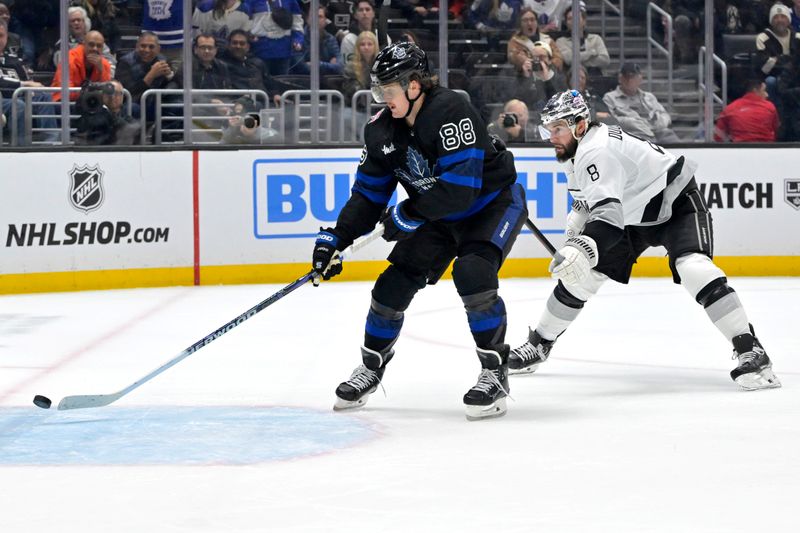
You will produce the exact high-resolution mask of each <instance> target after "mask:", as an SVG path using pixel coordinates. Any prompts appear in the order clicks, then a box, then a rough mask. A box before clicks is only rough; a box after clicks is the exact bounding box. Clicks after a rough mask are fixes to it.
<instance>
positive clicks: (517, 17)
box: [0, 0, 800, 145]
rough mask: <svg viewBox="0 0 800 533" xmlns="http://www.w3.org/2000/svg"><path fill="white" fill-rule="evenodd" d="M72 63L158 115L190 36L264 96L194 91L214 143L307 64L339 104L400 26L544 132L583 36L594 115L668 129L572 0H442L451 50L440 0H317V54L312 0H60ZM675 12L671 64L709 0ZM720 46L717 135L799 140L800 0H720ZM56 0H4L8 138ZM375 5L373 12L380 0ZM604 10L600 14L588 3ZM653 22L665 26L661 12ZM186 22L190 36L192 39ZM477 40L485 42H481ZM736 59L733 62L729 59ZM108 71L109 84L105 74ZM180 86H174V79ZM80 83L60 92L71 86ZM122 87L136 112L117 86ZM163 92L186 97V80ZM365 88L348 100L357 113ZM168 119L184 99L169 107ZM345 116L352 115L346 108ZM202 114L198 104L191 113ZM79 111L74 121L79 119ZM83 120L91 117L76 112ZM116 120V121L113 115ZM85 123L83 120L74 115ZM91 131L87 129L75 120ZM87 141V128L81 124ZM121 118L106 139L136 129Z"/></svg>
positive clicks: (46, 52) (49, 41)
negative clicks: (157, 93) (186, 11)
mask: <svg viewBox="0 0 800 533" xmlns="http://www.w3.org/2000/svg"><path fill="white" fill-rule="evenodd" d="M69 2H70V7H69V9H68V28H69V36H68V49H69V57H68V61H67V64H68V70H69V84H70V86H71V87H84V89H85V88H86V84H87V83H91V84H92V85H91V87H93V88H94V89H95V90H98V91H100V94H102V95H103V96H102V99H103V102H105V104H106V107H107V108H108V110H109V112H110V115H109V116H110V117H112V118H110V119H109V120H110V121H111V123H113V124H115V125H116V126H119V128H120V129H121V130H125V131H126V132H129V131H130V130H131V128H130V127H129V126H130V123H131V120H132V119H136V120H137V121H138V119H139V118H140V117H141V116H142V115H144V116H145V117H148V118H149V117H153V116H155V108H154V106H155V105H156V102H155V99H146V100H145V101H142V95H143V94H144V93H145V92H146V91H147V90H149V89H180V88H182V87H183V81H184V79H185V76H186V73H185V72H184V68H183V65H182V62H183V61H182V60H183V48H184V46H191V47H192V53H193V55H194V59H193V62H192V69H191V70H192V72H191V75H192V87H193V88H194V89H204V90H239V91H261V92H263V93H265V94H267V95H268V98H267V101H266V102H262V101H257V99H253V98H250V97H244V98H242V96H241V95H237V96H231V97H229V98H226V97H208V98H203V97H199V99H198V98H195V100H194V101H195V102H198V101H199V102H204V103H205V104H207V105H206V106H205V107H202V109H200V110H199V111H197V112H193V114H194V115H195V116H197V117H199V119H203V117H206V118H209V117H213V118H214V120H209V121H208V122H207V123H208V129H209V131H210V134H209V135H210V136H209V137H208V138H209V139H210V140H212V141H214V140H216V141H220V142H224V143H233V144H239V143H262V142H275V141H279V140H280V137H279V135H278V134H277V132H276V131H275V130H274V129H272V128H271V126H270V125H269V124H260V123H257V124H253V123H252V122H253V121H252V120H247V119H248V117H250V118H254V117H256V116H258V112H259V111H261V110H262V109H264V108H265V107H267V108H274V107H276V106H281V105H283V102H282V101H281V94H283V92H284V91H285V90H287V89H303V88H307V84H308V81H307V80H308V77H309V74H310V73H311V70H312V69H314V68H317V69H318V70H319V74H320V78H321V86H322V88H323V89H334V90H337V91H340V92H341V93H342V95H343V99H344V102H345V105H346V106H348V107H349V106H350V105H351V99H352V97H353V95H354V94H356V92H357V91H361V90H365V89H368V88H369V86H370V78H369V68H370V66H371V64H372V61H373V60H374V58H375V55H376V54H377V52H378V51H379V50H380V49H381V48H382V47H384V46H385V45H387V44H388V43H390V42H392V41H393V40H398V39H400V40H409V41H413V42H415V43H417V44H418V45H419V46H420V47H422V48H423V49H425V50H426V51H427V52H428V53H429V57H430V62H431V64H432V65H433V67H434V69H436V68H442V67H447V68H448V69H449V70H448V77H449V80H450V83H449V85H450V86H451V87H453V88H457V89H462V90H464V91H466V92H467V93H468V94H469V97H470V98H471V100H472V102H473V103H474V104H475V105H476V107H478V108H479V110H480V111H481V113H482V114H483V115H484V118H485V119H486V122H487V124H489V128H490V129H491V130H492V131H493V132H495V133H497V134H498V135H499V136H501V137H502V138H503V139H505V140H506V141H509V142H538V141H539V140H540V139H539V137H538V130H537V128H536V127H535V125H536V122H537V119H538V112H539V111H540V110H541V109H542V107H543V105H544V103H545V102H547V100H548V99H549V98H550V96H552V95H553V94H554V93H556V92H559V91H563V90H565V89H567V88H568V87H569V86H570V85H571V81H572V73H571V67H572V60H573V48H574V47H576V46H577V47H578V52H577V53H578V56H579V57H580V67H579V69H578V80H579V86H578V88H579V89H580V90H582V91H583V92H584V94H585V96H586V99H587V102H589V104H590V106H591V108H592V113H593V117H594V118H595V119H596V120H599V121H602V122H606V123H610V124H620V125H621V126H622V127H623V128H624V129H626V130H629V131H630V132H631V133H634V134H636V135H638V136H641V137H642V138H645V139H648V140H651V141H653V142H663V143H670V142H678V141H679V140H680V139H679V137H678V136H677V135H676V133H675V132H674V131H673V129H671V116H670V113H669V112H668V110H667V109H665V107H664V103H663V102H660V101H659V100H658V98H657V97H656V95H655V94H653V93H652V92H648V91H645V90H644V89H643V88H642V82H643V81H644V74H645V71H644V69H643V65H641V64H638V63H637V62H635V61H630V60H629V61H626V62H622V64H621V65H619V67H612V66H611V65H612V64H615V63H617V62H618V61H617V60H618V58H614V57H612V55H611V54H609V51H608V48H607V46H606V43H605V42H604V40H603V38H602V37H601V36H600V35H598V34H596V33H592V32H590V31H587V10H586V6H585V5H584V3H583V2H581V3H580V10H579V13H578V16H579V21H578V24H579V28H580V39H579V42H578V43H574V42H573V39H572V32H571V30H572V24H573V17H574V16H575V13H573V12H572V7H573V2H572V0H470V1H466V0H457V1H451V2H448V4H447V5H448V7H447V9H448V12H447V18H448V19H449V21H450V24H451V26H450V28H451V32H450V33H451V41H450V44H449V47H450V52H451V53H450V57H439V55H438V52H439V50H438V41H437V39H438V34H437V31H438V29H437V28H438V26H437V24H438V20H439V9H440V2H439V1H438V0H385V1H382V0H379V2H380V3H379V4H376V3H375V0H321V1H320V8H319V11H318V12H317V13H315V14H313V16H315V17H317V22H318V30H319V64H318V65H316V66H315V65H312V64H311V50H310V49H309V44H310V42H311V34H310V31H311V28H310V24H309V22H310V19H309V16H311V15H310V14H309V12H308V10H309V6H310V2H308V1H306V0H195V1H194V2H193V13H192V16H191V19H192V26H193V28H192V32H191V34H190V35H189V34H185V33H184V32H183V29H182V24H183V12H182V8H183V2H182V1H180V0H175V1H168V0H69ZM655 3H656V4H657V5H659V6H660V7H661V8H663V9H664V10H665V11H666V12H668V13H670V14H671V15H672V23H673V27H674V30H675V32H674V37H675V43H674V44H675V46H674V50H675V57H674V60H675V62H676V63H677V64H684V63H690V64H691V63H696V62H697V56H698V50H699V47H700V46H702V45H703V44H704V43H703V35H704V20H703V17H704V5H705V1H704V0H656V2H655ZM646 4H647V2H641V3H637V2H630V3H626V5H628V8H627V12H626V15H627V16H629V17H632V18H634V19H637V18H638V19H640V20H644V18H645V17H644V8H643V7H642V5H645V6H646ZM714 7H715V10H714V13H715V21H714V31H715V35H714V38H715V50H716V53H717V55H720V56H722V57H724V58H726V61H728V62H729V63H730V65H731V66H730V67H729V68H730V70H731V71H732V72H733V74H734V76H733V77H732V78H731V90H730V93H731V94H732V95H733V98H731V100H732V101H731V102H730V104H729V105H728V106H727V107H726V108H725V109H724V110H723V111H722V112H721V114H719V116H718V120H717V122H716V129H715V132H714V137H715V139H716V140H717V141H719V142H748V141H750V142H773V141H798V140H800V0H778V1H775V0H770V1H764V0H714ZM59 10H60V3H59V1H58V0H0V94H1V95H2V114H1V115H0V126H2V127H3V128H4V135H3V140H4V141H5V143H6V144H7V143H8V140H9V137H10V136H9V134H10V133H12V132H11V128H12V124H11V122H12V120H11V118H12V107H13V106H14V105H16V106H17V116H21V114H22V113H25V112H26V108H25V106H24V104H23V102H22V101H21V100H18V101H17V102H16V104H15V103H14V102H12V95H13V94H14V91H16V90H17V89H18V88H20V87H29V88H37V89H41V88H42V87H46V86H51V87H54V88H57V87H60V85H61V77H62V72H61V66H62V62H61V57H60V46H61V45H60V41H59V39H58V38H59V35H58V33H59ZM382 11H383V13H381V12H382ZM598 16H599V15H598ZM654 24H655V27H654V29H655V30H656V32H655V34H656V35H660V36H661V38H666V32H665V31H664V25H665V24H666V21H665V20H664V19H662V18H660V17H659V18H657V20H656V21H655V22H654ZM731 36H739V37H745V38H748V37H747V36H751V37H752V41H751V43H752V46H751V48H749V49H746V50H745V53H744V54H742V53H736V54H734V53H733V52H732V50H731V51H729V52H727V53H726V45H727V44H728V43H729V42H731V40H730V37H731ZM189 37H190V39H189ZM476 43H479V44H480V46H477V44H476ZM737 67H738V69H737ZM109 82H113V83H111V84H110V85H107V86H103V84H105V83H109ZM177 92H178V91H175V93H177ZM82 93H83V91H74V92H72V93H70V100H71V101H75V102H77V101H78V100H79V99H80V98H81V96H80V95H81V94H82ZM128 93H129V94H130V99H131V106H130V109H131V113H130V115H129V116H127V115H126V114H127V109H128V107H127V106H125V105H122V103H121V102H122V100H120V96H121V95H123V94H128ZM60 98H61V93H60V91H56V90H53V91H49V92H45V91H40V90H37V91H34V94H33V99H32V102H33V106H32V108H30V109H29V110H32V111H33V113H32V114H33V126H34V129H35V130H36V131H37V135H36V136H35V137H33V138H30V137H31V136H30V135H29V134H28V133H27V132H26V131H25V129H24V127H23V124H24V121H22V120H17V122H16V128H17V131H16V132H14V135H15V136H16V138H17V140H18V143H19V144H21V145H26V144H30V143H31V142H32V141H39V142H42V141H44V142H50V141H56V140H57V139H58V135H57V134H58V132H59V129H60V128H59V125H58V124H59V122H60V118H59V117H58V116H57V115H58V113H59V111H60V107H59V106H57V105H55V104H54V103H55V102H59V101H60ZM165 98H166V101H168V102H169V101H172V102H177V103H180V102H182V95H179V94H172V95H170V96H167V97H165ZM365 105H366V103H364V104H361V103H359V104H358V106H357V107H356V109H350V110H348V112H349V113H352V114H354V115H355V114H357V116H358V117H362V118H363V119H366V117H367V112H368V111H369V109H366V108H365V107H364V106H365ZM165 114H166V115H172V116H173V117H174V118H175V121H176V122H178V121H179V120H180V109H179V108H177V110H176V108H174V107H173V109H172V111H165ZM351 116H353V115H351ZM201 122H202V120H201ZM73 126H74V124H73ZM84 126H85V123H84ZM116 126H115V127H116ZM84 130H85V127H84ZM84 133H85V131H84ZM83 137H84V142H87V143H92V142H95V141H93V140H92V139H91V137H92V135H90V134H88V135H84V136H83ZM133 137H136V139H138V136H131V135H128V134H125V135H120V136H118V137H117V136H110V137H109V136H105V137H102V141H100V142H101V143H109V142H112V141H110V139H116V141H115V142H120V143H121V142H125V143H128V142H134V141H132V140H131V139H132V138H133Z"/></svg>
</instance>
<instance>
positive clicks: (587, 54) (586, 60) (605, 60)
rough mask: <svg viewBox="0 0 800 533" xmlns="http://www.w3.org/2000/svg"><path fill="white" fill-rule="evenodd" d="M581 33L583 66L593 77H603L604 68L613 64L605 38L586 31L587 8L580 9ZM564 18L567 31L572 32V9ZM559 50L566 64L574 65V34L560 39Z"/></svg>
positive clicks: (558, 42) (557, 43)
mask: <svg viewBox="0 0 800 533" xmlns="http://www.w3.org/2000/svg"><path fill="white" fill-rule="evenodd" d="M580 14H581V18H580V22H579V24H580V30H581V31H580V33H581V48H580V58H581V65H582V66H584V67H585V68H586V71H587V72H588V73H589V74H591V75H592V76H602V75H603V68H605V67H607V66H608V65H609V63H611V58H610V57H609V55H608V50H607V49H606V43H604V42H603V38H602V37H600V36H599V35H598V34H596V33H588V32H587V31H586V8H585V7H581V9H580ZM564 17H565V19H566V21H567V31H569V32H571V31H572V8H571V7H570V8H568V9H567V11H566V13H565V14H564ZM556 45H557V46H558V50H559V51H560V52H561V54H562V57H563V58H564V63H565V64H566V65H568V66H571V65H572V33H570V34H569V35H566V36H564V37H559V38H558V40H557V41H556Z"/></svg>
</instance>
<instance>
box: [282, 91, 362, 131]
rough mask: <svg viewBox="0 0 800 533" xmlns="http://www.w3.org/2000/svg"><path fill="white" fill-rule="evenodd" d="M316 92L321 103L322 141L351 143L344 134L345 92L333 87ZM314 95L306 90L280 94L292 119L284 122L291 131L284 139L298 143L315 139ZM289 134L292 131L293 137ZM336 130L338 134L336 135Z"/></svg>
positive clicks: (320, 126) (320, 128)
mask: <svg viewBox="0 0 800 533" xmlns="http://www.w3.org/2000/svg"><path fill="white" fill-rule="evenodd" d="M316 92H317V94H318V95H319V100H320V105H319V108H318V109H319V114H318V115H315V117H316V120H317V121H318V124H319V127H318V131H319V133H321V134H322V133H324V134H325V135H320V136H319V142H320V143H329V144H330V143H345V142H348V140H347V139H345V134H344V95H343V94H342V93H340V92H339V91H334V90H330V89H328V90H321V91H316ZM311 98H312V91H310V90H307V89H303V90H291V91H286V92H284V93H283V94H282V95H281V102H282V106H283V108H284V113H286V112H287V110H290V112H291V119H290V120H287V121H286V124H285V126H286V130H291V131H285V132H284V140H286V141H289V140H291V142H293V143H296V144H300V143H311V142H312V140H313V139H312V134H311V133H312V131H311V128H312V126H313V123H314V121H313V120H312V118H313V117H312V113H313V109H312V102H311ZM306 125H307V127H306ZM288 133H291V139H289V137H290V136H289V135H288ZM335 133H338V135H334V134H335ZM301 134H308V140H307V141H305V140H301V138H300V136H301Z"/></svg>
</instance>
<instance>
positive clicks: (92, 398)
mask: <svg viewBox="0 0 800 533" xmlns="http://www.w3.org/2000/svg"><path fill="white" fill-rule="evenodd" d="M119 397H120V395H119V394H79V395H76V396H65V397H64V398H63V399H62V400H61V401H60V402H59V403H58V410H59V411H66V410H68V409H87V408H90V407H103V406H104V405H108V404H110V403H113V402H115V401H116V400H117V399H119Z"/></svg>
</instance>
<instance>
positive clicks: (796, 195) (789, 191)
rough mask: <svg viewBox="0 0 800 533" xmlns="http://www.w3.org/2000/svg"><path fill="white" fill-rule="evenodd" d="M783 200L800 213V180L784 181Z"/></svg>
mask: <svg viewBox="0 0 800 533" xmlns="http://www.w3.org/2000/svg"><path fill="white" fill-rule="evenodd" d="M784 183H785V188H784V193H783V199H784V200H786V203H787V204H789V205H790V206H792V207H794V208H795V209H797V210H799V211H800V180H784Z"/></svg>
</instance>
